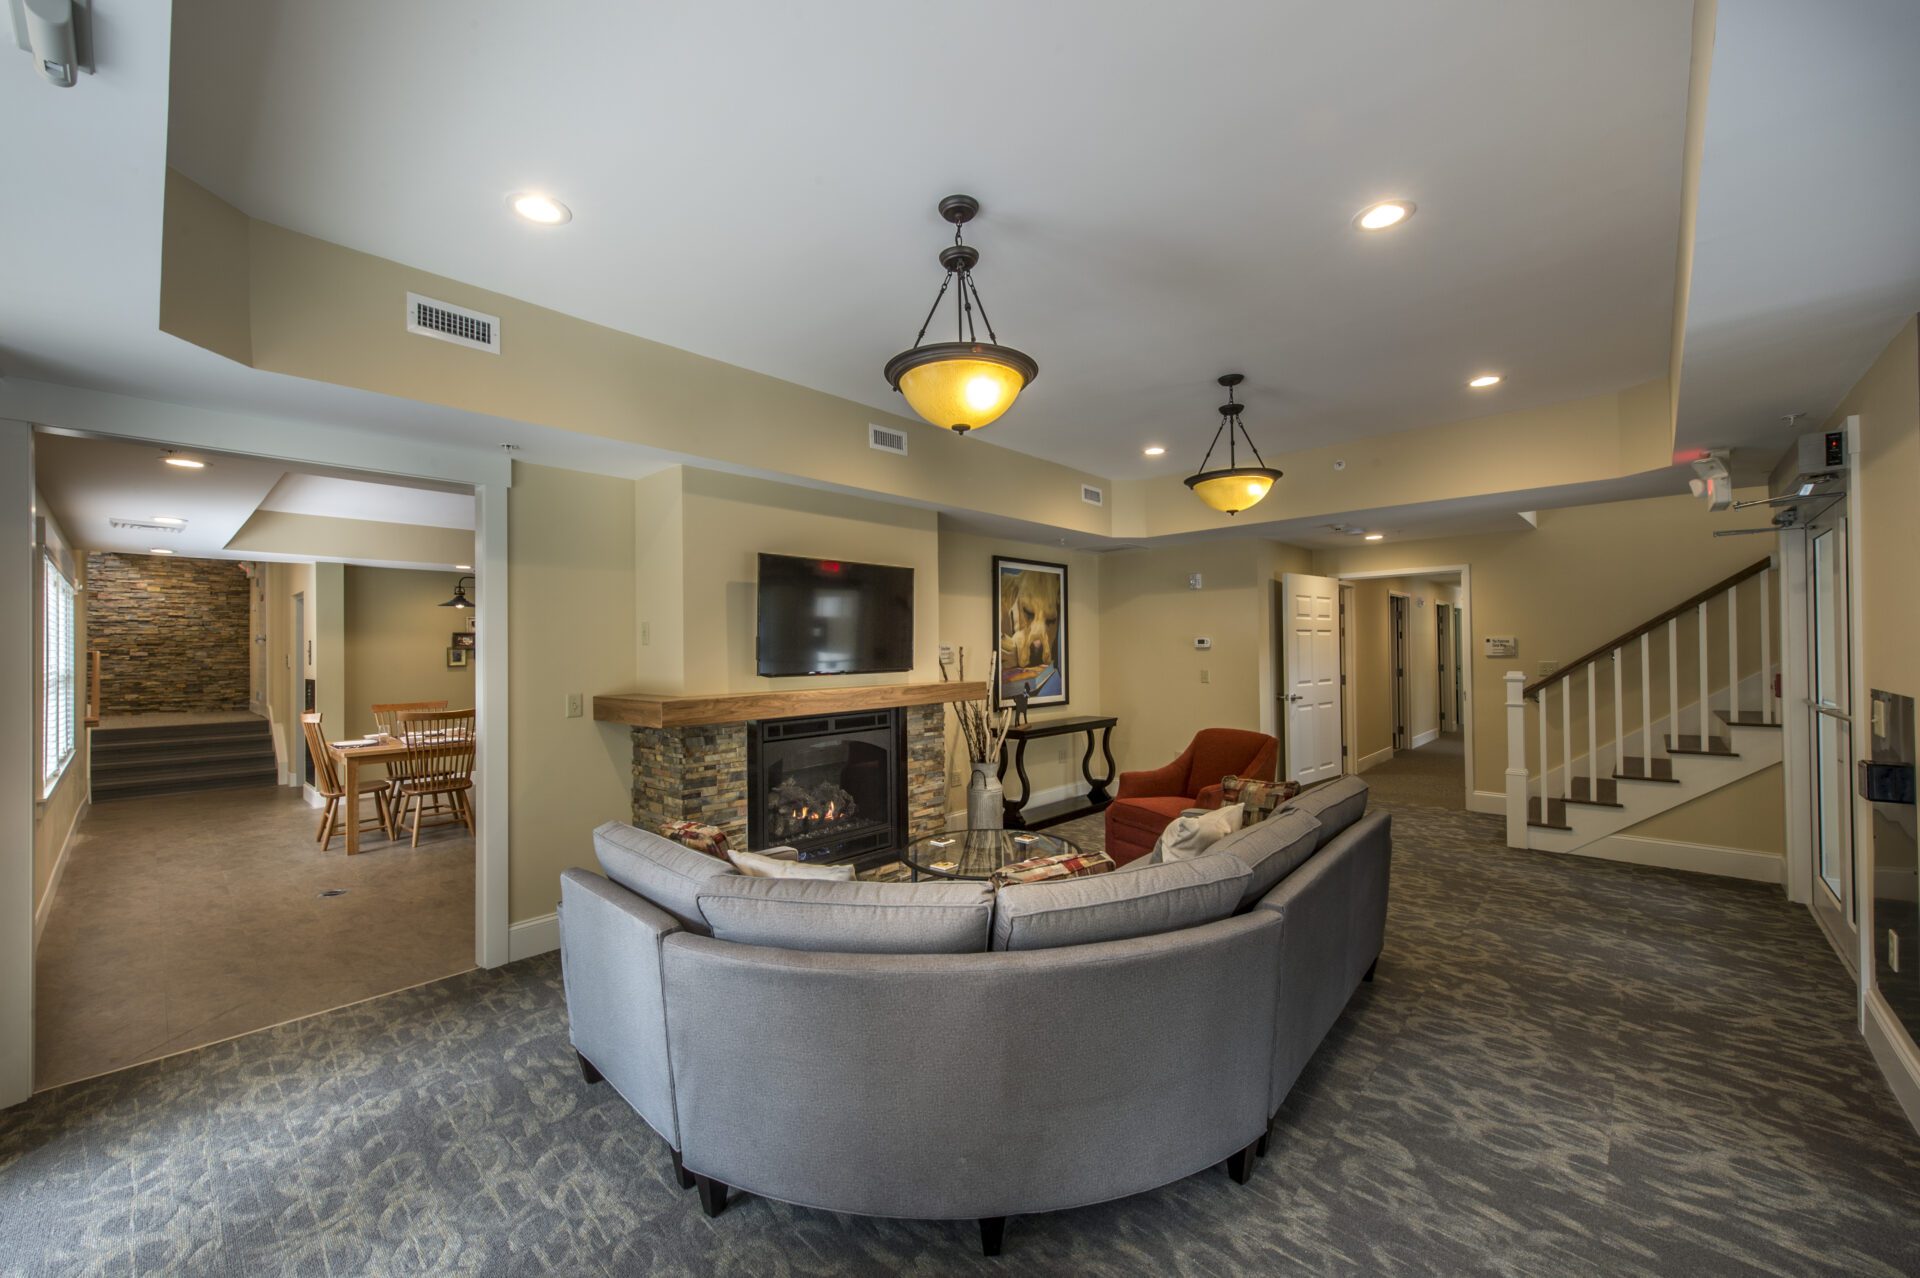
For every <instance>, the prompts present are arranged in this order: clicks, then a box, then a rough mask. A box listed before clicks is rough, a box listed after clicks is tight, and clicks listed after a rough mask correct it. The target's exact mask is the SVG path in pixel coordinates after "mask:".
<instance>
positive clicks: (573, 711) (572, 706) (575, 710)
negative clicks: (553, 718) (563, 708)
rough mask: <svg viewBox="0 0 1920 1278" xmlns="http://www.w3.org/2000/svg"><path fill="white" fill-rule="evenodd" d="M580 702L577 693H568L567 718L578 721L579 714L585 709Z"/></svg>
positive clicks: (579, 696)
mask: <svg viewBox="0 0 1920 1278" xmlns="http://www.w3.org/2000/svg"><path fill="white" fill-rule="evenodd" d="M582 700H583V699H582V697H581V695H580V694H579V693H577V692H569V693H568V694H567V718H569V719H578V718H579V717H580V715H581V712H582V711H583V710H584V709H585V708H586V707H585V706H584V705H583V704H582Z"/></svg>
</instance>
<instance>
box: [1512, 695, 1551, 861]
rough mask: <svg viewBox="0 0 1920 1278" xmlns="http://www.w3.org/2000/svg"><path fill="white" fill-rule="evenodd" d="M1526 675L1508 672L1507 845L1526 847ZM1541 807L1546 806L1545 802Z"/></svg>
mask: <svg viewBox="0 0 1920 1278" xmlns="http://www.w3.org/2000/svg"><path fill="white" fill-rule="evenodd" d="M1526 689H1527V676H1526V673H1525V672H1524V671H1520V670H1509V671H1507V846H1508V847H1510V848H1524V847H1526V846H1527V694H1526ZM1541 806H1542V807H1544V806H1545V803H1544V801H1543V802H1542V805H1541Z"/></svg>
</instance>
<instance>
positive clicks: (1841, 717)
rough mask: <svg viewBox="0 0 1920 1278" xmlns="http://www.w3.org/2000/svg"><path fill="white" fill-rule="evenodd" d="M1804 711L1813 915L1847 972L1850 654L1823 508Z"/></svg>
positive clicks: (1855, 946)
mask: <svg viewBox="0 0 1920 1278" xmlns="http://www.w3.org/2000/svg"><path fill="white" fill-rule="evenodd" d="M1806 540H1807V585H1808V590H1807V594H1808V606H1809V611H1810V613H1811V615H1810V617H1809V618H1808V620H1809V625H1808V630H1809V632H1810V633H1811V636H1812V640H1813V642H1812V650H1811V652H1810V653H1809V654H1808V655H1809V657H1810V659H1811V669H1810V670H1809V672H1808V680H1807V683H1808V691H1809V693H1810V694H1811V695H1810V696H1809V697H1808V699H1807V710H1808V713H1809V714H1810V715H1811V723H1810V725H1809V727H1810V735H1811V738H1812V745H1813V749H1812V752H1811V753H1812V763H1813V776H1812V781H1813V812H1814V827H1813V850H1814V871H1815V877H1816V879H1817V880H1818V881H1817V883H1816V885H1815V887H1814V891H1813V912H1814V914H1815V916H1816V917H1818V918H1819V920H1820V922H1821V923H1822V925H1824V926H1825V928H1826V930H1827V934H1828V935H1829V936H1830V937H1832V938H1833V942H1834V948H1835V949H1837V950H1839V952H1840V955H1841V957H1842V958H1844V959H1845V960H1846V961H1847V964H1848V966H1849V967H1856V966H1857V965H1858V963H1857V959H1856V957H1855V956H1856V955H1857V953H1858V952H1859V948H1860V946H1859V940H1860V911H1859V904H1858V902H1857V901H1856V899H1855V895H1854V884H1855V881H1856V876H1857V873H1858V869H1857V866H1856V865H1855V851H1856V846H1855V839H1854V827H1853V755H1854V745H1853V709H1854V707H1853V692H1852V672H1851V670H1850V669H1849V662H1848V655H1849V653H1850V651H1851V642H1850V637H1849V634H1848V621H1849V620H1850V618H1849V612H1850V609H1849V603H1850V600H1849V597H1848V596H1849V583H1848V565H1847V518H1846V515H1845V513H1844V512H1843V511H1839V510H1832V509H1830V510H1828V511H1826V512H1823V513H1822V514H1820V515H1818V516H1815V517H1814V518H1813V519H1812V520H1810V521H1808V524H1807V538H1806Z"/></svg>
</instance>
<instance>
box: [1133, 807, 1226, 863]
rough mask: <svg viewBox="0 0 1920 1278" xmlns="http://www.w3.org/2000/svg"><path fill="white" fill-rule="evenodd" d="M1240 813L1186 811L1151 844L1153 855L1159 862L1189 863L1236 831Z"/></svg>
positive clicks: (1221, 809) (1216, 810) (1219, 810)
mask: <svg viewBox="0 0 1920 1278" xmlns="http://www.w3.org/2000/svg"><path fill="white" fill-rule="evenodd" d="M1242 814H1243V809H1242V808H1241V806H1240V805H1239V804H1238V803H1236V804H1233V805H1232V806H1231V807H1225V808H1214V809H1212V810H1210V811H1203V810H1195V809H1188V810H1187V811H1185V812H1182V813H1181V814H1180V815H1179V816H1177V817H1175V818H1174V819H1173V820H1172V821H1171V822H1169V823H1168V825H1167V828H1166V829H1164V830H1162V831H1161V832H1160V841H1159V842H1158V843H1156V844H1154V847H1153V855H1154V856H1155V857H1157V858H1158V859H1159V861H1161V862H1166V861H1191V860H1192V859H1193V858H1194V857H1196V856H1199V855H1200V854H1201V853H1202V852H1205V851H1206V850H1207V849H1208V848H1210V847H1212V846H1213V845H1214V844H1216V843H1218V842H1219V841H1220V840H1222V839H1224V838H1226V837H1227V836H1228V835H1229V834H1232V833H1233V832H1234V831H1235V830H1238V829H1239V828H1240V818H1241V816H1242Z"/></svg>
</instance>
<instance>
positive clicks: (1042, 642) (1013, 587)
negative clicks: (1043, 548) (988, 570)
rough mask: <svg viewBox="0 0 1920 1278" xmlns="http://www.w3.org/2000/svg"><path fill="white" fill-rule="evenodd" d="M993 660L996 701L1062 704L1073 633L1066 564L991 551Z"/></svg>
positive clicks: (997, 704) (1066, 690) (1003, 703)
mask: <svg viewBox="0 0 1920 1278" xmlns="http://www.w3.org/2000/svg"><path fill="white" fill-rule="evenodd" d="M987 597H988V598H989V599H990V600H992V601H993V607H994V625H993V639H994V652H995V653H997V654H998V655H999V661H998V662H997V663H996V664H995V667H994V668H995V676H996V677H995V678H994V683H993V689H992V696H993V706H994V709H996V710H998V709H1000V708H1001V707H1002V706H1006V705H1011V704H1013V703H1014V699H1015V698H1016V697H1018V696H1019V695H1020V694H1021V693H1025V694H1026V705H1027V706H1029V707H1033V706H1064V705H1066V704H1067V698H1068V694H1069V690H1070V689H1069V683H1068V675H1069V665H1070V656H1071V635H1070V634H1069V627H1068V615H1067V566H1066V565H1065V564H1055V563H1047V562H1045V561H1044V560H1038V559H1020V558H1015V557H1014V556H1011V555H995V556H994V557H993V585H992V588H991V590H990V591H989V592H988V596H987Z"/></svg>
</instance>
